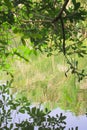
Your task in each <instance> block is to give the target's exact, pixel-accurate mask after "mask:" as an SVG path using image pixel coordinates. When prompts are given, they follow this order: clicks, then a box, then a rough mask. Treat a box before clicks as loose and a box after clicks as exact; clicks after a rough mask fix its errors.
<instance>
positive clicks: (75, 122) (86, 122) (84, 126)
mask: <svg viewBox="0 0 87 130" xmlns="http://www.w3.org/2000/svg"><path fill="white" fill-rule="evenodd" d="M61 112H62V113H63V114H64V115H66V117H67V118H66V120H65V121H66V123H67V124H66V128H65V130H68V129H69V128H72V127H73V128H75V127H76V126H78V130H87V117H86V115H80V116H75V115H74V113H72V112H70V111H64V110H62V109H60V108H57V109H55V110H53V111H52V112H51V113H50V114H51V115H53V116H55V115H56V113H61Z"/></svg>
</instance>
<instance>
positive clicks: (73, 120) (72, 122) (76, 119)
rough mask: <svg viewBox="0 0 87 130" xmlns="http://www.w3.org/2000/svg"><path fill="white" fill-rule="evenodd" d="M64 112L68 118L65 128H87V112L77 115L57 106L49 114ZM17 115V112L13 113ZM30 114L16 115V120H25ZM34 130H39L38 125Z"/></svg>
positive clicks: (81, 129)
mask: <svg viewBox="0 0 87 130" xmlns="http://www.w3.org/2000/svg"><path fill="white" fill-rule="evenodd" d="M60 113H63V115H65V116H66V117H67V118H66V119H65V121H66V123H67V124H66V128H65V130H69V128H72V127H73V128H76V127H77V126H78V130H87V116H86V114H84V115H80V116H75V114H74V113H72V112H70V111H65V110H62V109H60V108H56V109H54V110H52V111H51V112H50V113H49V115H51V116H54V117H56V114H60ZM13 115H15V113H14V114H13ZM28 118H29V116H28V115H27V114H19V115H15V118H14V122H18V121H19V120H20V121H22V120H25V119H28ZM34 130H38V127H34Z"/></svg>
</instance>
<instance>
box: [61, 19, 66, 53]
mask: <svg viewBox="0 0 87 130" xmlns="http://www.w3.org/2000/svg"><path fill="white" fill-rule="evenodd" d="M60 22H61V28H62V37H63V53H64V55H65V54H66V48H65V40H66V38H65V29H64V22H63V18H62V17H60Z"/></svg>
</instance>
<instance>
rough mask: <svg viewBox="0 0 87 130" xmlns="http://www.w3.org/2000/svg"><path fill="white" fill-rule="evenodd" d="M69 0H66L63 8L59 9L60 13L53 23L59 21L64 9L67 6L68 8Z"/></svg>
mask: <svg viewBox="0 0 87 130" xmlns="http://www.w3.org/2000/svg"><path fill="white" fill-rule="evenodd" d="M68 2H69V0H65V2H64V4H63V6H62V8H61V10H60V11H59V13H58V15H57V16H56V17H55V18H54V19H53V20H52V22H53V23H54V22H57V21H58V20H59V19H60V17H61V16H62V13H63V11H64V10H65V8H66V6H67V4H68Z"/></svg>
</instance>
